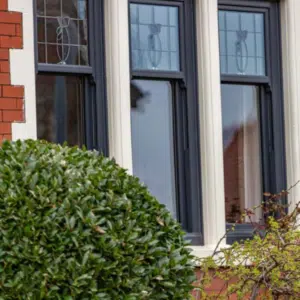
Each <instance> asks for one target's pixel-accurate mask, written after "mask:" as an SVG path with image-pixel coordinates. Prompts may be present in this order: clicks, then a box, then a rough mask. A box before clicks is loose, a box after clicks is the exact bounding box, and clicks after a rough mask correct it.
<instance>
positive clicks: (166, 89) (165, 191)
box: [131, 80, 176, 216]
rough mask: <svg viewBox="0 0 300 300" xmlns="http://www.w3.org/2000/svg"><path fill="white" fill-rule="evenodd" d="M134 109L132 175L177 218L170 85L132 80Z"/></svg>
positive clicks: (163, 82)
mask: <svg viewBox="0 0 300 300" xmlns="http://www.w3.org/2000/svg"><path fill="white" fill-rule="evenodd" d="M131 106H132V108H131V139H132V156H133V173H134V175H135V176H137V177H139V178H140V179H141V181H142V182H144V183H145V184H146V185H147V186H148V187H149V189H150V192H151V193H152V194H153V195H154V196H155V197H156V198H157V199H158V200H159V201H160V202H161V203H163V204H165V205H166V207H167V208H168V209H169V210H170V211H171V213H172V214H173V215H174V216H176V200H175V199H176V196H175V175H174V141H173V119H172V115H173V112H172V110H173V108H172V90H171V85H170V83H169V82H167V81H146V80H136V81H133V82H132V85H131Z"/></svg>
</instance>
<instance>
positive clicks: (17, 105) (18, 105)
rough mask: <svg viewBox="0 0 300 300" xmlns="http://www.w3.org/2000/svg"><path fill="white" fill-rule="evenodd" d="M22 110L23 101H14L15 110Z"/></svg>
mask: <svg viewBox="0 0 300 300" xmlns="http://www.w3.org/2000/svg"><path fill="white" fill-rule="evenodd" d="M23 108H24V100H23V99H21V98H20V99H16V109H22V110H23Z"/></svg>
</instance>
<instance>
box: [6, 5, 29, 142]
mask: <svg viewBox="0 0 300 300" xmlns="http://www.w3.org/2000/svg"><path fill="white" fill-rule="evenodd" d="M22 45H23V41H22V14H21V13H18V12H9V11H8V0H0V143H1V142H2V141H3V140H4V139H9V140H10V139H11V135H12V132H11V124H12V123H13V122H20V121H23V118H24V110H23V101H24V87H23V86H13V85H11V76H10V58H9V49H21V48H22V47H23V46H22Z"/></svg>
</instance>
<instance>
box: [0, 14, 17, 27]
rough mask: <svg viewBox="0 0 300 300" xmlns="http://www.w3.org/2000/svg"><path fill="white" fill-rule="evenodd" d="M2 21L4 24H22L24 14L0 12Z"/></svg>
mask: <svg viewBox="0 0 300 300" xmlns="http://www.w3.org/2000/svg"><path fill="white" fill-rule="evenodd" d="M0 20H1V22H2V23H14V24H21V23H22V14H21V13H18V12H6V11H0Z"/></svg>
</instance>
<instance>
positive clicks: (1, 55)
mask: <svg viewBox="0 0 300 300" xmlns="http://www.w3.org/2000/svg"><path fill="white" fill-rule="evenodd" d="M0 59H7V60H8V59H9V50H8V49H0Z"/></svg>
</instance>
